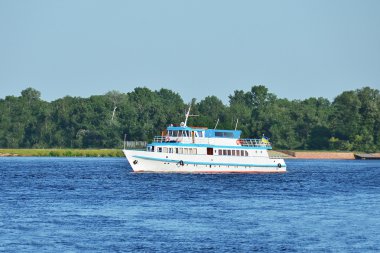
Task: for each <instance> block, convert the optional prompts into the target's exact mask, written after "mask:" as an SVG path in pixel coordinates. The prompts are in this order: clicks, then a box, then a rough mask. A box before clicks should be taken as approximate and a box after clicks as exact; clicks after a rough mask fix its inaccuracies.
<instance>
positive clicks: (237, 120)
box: [235, 118, 239, 131]
mask: <svg viewBox="0 0 380 253" xmlns="http://www.w3.org/2000/svg"><path fill="white" fill-rule="evenodd" d="M238 122H239V118H237V119H236V124H235V131H236V128H237V125H238Z"/></svg>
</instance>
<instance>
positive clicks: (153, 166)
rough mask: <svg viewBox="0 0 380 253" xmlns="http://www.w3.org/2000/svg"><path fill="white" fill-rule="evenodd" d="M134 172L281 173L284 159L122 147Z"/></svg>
mask: <svg viewBox="0 0 380 253" xmlns="http://www.w3.org/2000/svg"><path fill="white" fill-rule="evenodd" d="M123 152H124V155H125V156H126V158H127V159H128V162H129V164H130V165H131V167H132V169H133V171H134V172H164V173H171V172H174V173H281V172H286V165H285V162H284V160H283V159H271V158H268V157H263V156H248V157H233V156H227V157H226V156H212V155H211V156H210V155H184V154H173V153H156V152H154V153H153V152H147V151H135V150H123Z"/></svg>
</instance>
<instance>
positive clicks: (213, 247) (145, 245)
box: [0, 158, 380, 252]
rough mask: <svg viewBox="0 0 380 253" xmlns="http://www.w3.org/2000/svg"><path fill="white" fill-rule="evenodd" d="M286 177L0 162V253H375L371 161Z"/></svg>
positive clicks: (304, 168)
mask: <svg viewBox="0 0 380 253" xmlns="http://www.w3.org/2000/svg"><path fill="white" fill-rule="evenodd" d="M287 166H288V167H287V168H288V172H287V173H285V174H138V173H133V172H131V168H130V166H129V165H128V162H127V161H126V160H125V159H119V158H0V251H3V252H255V251H258V252H279V251H281V252H380V161H328V160H288V161H287Z"/></svg>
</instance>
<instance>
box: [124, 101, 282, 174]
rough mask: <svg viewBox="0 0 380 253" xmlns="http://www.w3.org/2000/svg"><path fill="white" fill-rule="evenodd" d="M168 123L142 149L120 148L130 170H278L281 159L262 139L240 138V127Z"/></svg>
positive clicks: (226, 171) (268, 171)
mask: <svg viewBox="0 0 380 253" xmlns="http://www.w3.org/2000/svg"><path fill="white" fill-rule="evenodd" d="M189 113H190V108H189V110H188V112H187V113H186V120H185V122H182V123H181V124H180V125H179V126H174V125H170V126H168V127H167V128H166V130H165V131H163V132H162V133H161V135H160V136H156V137H154V139H153V142H152V143H150V144H148V145H147V147H146V150H142V151H139V150H127V149H125V148H124V149H123V152H124V155H125V156H126V158H127V159H128V162H129V164H130V165H131V166H132V169H133V171H134V172H174V173H279V172H286V164H285V162H284V160H283V159H276V158H270V157H269V155H268V150H270V149H272V147H271V144H270V143H269V141H268V140H266V139H265V138H261V139H242V138H240V136H241V131H240V130H236V129H235V130H221V129H207V128H204V127H190V126H187V121H188V118H189Z"/></svg>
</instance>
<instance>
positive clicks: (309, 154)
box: [0, 149, 380, 160]
mask: <svg viewBox="0 0 380 253" xmlns="http://www.w3.org/2000/svg"><path fill="white" fill-rule="evenodd" d="M358 153H360V152H337V151H316V150H314V151H292V150H270V151H269V156H271V157H276V158H283V159H331V160H339V159H340V160H354V159H355V154H358ZM374 155H375V156H379V158H380V153H375V154H374ZM0 157H124V154H123V152H122V150H121V149H0Z"/></svg>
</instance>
